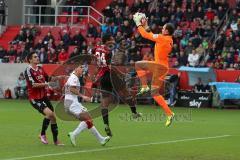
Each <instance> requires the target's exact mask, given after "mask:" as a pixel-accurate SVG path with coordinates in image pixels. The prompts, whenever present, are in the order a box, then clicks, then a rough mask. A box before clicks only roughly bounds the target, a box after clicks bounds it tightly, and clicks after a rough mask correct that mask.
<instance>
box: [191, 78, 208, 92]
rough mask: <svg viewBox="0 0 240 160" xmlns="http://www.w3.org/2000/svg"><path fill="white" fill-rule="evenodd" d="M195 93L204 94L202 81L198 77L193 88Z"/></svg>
mask: <svg viewBox="0 0 240 160" xmlns="http://www.w3.org/2000/svg"><path fill="white" fill-rule="evenodd" d="M193 89H194V92H195V93H201V92H204V90H205V89H204V85H203V83H202V79H201V78H200V77H198V81H197V83H196V84H195V85H194V87H193Z"/></svg>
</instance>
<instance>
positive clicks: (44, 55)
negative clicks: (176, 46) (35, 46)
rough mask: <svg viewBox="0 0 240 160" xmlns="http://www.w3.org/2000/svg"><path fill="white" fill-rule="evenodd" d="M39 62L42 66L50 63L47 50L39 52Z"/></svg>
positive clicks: (43, 49)
mask: <svg viewBox="0 0 240 160" xmlns="http://www.w3.org/2000/svg"><path fill="white" fill-rule="evenodd" d="M38 57H39V61H40V63H41V64H45V63H48V55H47V52H46V50H45V48H41V49H40V51H39V52H38Z"/></svg>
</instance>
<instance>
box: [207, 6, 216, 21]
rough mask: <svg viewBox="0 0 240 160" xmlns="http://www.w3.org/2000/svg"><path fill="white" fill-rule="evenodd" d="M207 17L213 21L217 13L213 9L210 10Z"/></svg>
mask: <svg viewBox="0 0 240 160" xmlns="http://www.w3.org/2000/svg"><path fill="white" fill-rule="evenodd" d="M205 16H206V17H207V19H208V20H210V21H213V19H214V16H215V13H214V11H213V10H212V8H208V10H207V12H206V13H205Z"/></svg>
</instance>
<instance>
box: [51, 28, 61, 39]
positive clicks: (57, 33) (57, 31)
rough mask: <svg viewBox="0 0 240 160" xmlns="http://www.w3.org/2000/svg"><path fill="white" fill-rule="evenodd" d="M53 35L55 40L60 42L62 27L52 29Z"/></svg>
mask: <svg viewBox="0 0 240 160" xmlns="http://www.w3.org/2000/svg"><path fill="white" fill-rule="evenodd" d="M51 32H52V35H53V37H54V39H55V40H60V39H61V37H60V32H61V28H60V27H53V28H52V29H51Z"/></svg>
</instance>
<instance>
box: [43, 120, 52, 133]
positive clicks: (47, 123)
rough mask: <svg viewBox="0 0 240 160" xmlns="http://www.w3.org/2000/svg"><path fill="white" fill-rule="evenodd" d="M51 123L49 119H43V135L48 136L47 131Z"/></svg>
mask: <svg viewBox="0 0 240 160" xmlns="http://www.w3.org/2000/svg"><path fill="white" fill-rule="evenodd" d="M49 123H50V119H47V118H44V119H43V122H42V131H41V135H46V130H47V128H48V126H49Z"/></svg>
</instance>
